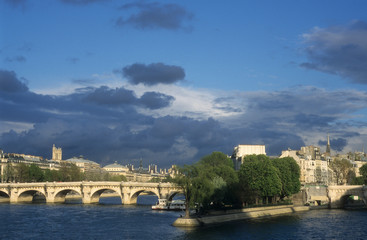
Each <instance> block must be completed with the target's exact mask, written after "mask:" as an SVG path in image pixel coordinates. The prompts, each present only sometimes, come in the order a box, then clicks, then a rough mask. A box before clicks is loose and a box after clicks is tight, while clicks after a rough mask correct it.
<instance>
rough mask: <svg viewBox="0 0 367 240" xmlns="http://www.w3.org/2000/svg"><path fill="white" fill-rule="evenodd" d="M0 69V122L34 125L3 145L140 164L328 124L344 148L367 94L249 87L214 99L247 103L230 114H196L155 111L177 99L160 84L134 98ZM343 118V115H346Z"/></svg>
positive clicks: (272, 150) (308, 132)
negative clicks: (49, 89) (38, 84)
mask: <svg viewBox="0 0 367 240" xmlns="http://www.w3.org/2000/svg"><path fill="white" fill-rule="evenodd" d="M0 76H1V78H0V79H1V80H2V79H7V80H6V81H1V82H0V83H1V84H0V89H1V90H0V91H1V94H0V113H1V114H0V123H2V122H7V123H14V124H17V123H26V124H28V125H32V126H33V127H31V128H30V129H28V130H26V131H23V132H15V131H13V130H10V131H7V132H3V133H1V134H0V148H1V149H4V150H5V151H6V152H18V153H27V154H34V155H40V156H45V157H48V158H50V157H51V147H52V144H56V145H57V146H60V147H62V148H63V156H64V158H65V159H67V158H70V157H72V156H75V155H84V156H86V157H87V158H89V159H91V160H93V161H96V162H99V163H101V164H102V165H106V164H108V163H112V162H114V161H119V162H121V163H123V164H127V163H133V164H138V162H134V159H140V158H142V159H143V164H144V165H145V166H146V165H147V164H149V163H157V164H158V165H159V166H161V167H169V166H170V165H172V164H179V165H183V164H189V163H192V162H194V161H197V160H198V159H200V158H201V157H202V156H204V155H206V154H210V153H211V152H213V151H221V152H224V153H226V154H228V155H231V154H232V151H233V147H234V146H236V145H238V144H265V146H266V152H267V154H268V155H279V154H280V153H281V151H282V150H284V149H287V148H292V149H299V148H300V147H301V146H304V145H305V143H306V142H307V141H306V140H305V139H304V138H305V136H308V137H309V136H312V135H313V133H314V134H315V135H317V136H319V134H320V133H322V132H324V133H325V136H326V134H327V132H330V130H332V131H331V132H332V133H333V139H332V140H331V144H332V148H333V149H336V150H338V151H341V150H342V149H345V147H346V146H347V144H348V140H349V139H352V138H355V137H356V136H357V135H356V132H355V126H356V124H358V123H356V122H354V121H353V120H350V116H351V114H353V113H355V112H358V111H360V110H361V109H364V108H365V106H366V104H365V103H366V102H367V96H366V93H364V92H358V91H351V90H349V91H334V92H326V91H324V90H321V89H316V88H310V87H303V88H295V89H288V90H285V91H279V92H248V93H246V94H243V95H242V96H241V94H239V95H237V98H236V99H233V98H230V97H229V98H228V97H227V98H226V97H224V98H219V99H218V101H216V104H219V103H220V104H222V105H223V106H227V104H225V103H226V102H227V101H231V102H233V101H235V100H237V101H238V102H237V105H235V106H244V109H245V110H243V111H234V113H236V115H235V116H233V117H227V118H225V117H224V120H222V121H219V120H217V119H214V118H208V119H202V118H201V119H200V120H199V119H194V118H192V117H189V115H187V116H185V114H187V113H185V112H182V113H181V114H176V116H170V115H162V114H155V113H161V112H159V108H164V107H167V106H169V105H170V104H171V102H172V101H173V100H174V97H173V96H168V95H165V94H162V93H159V92H146V93H144V94H143V95H142V96H141V97H140V98H139V97H137V96H136V95H135V93H134V92H133V91H131V90H128V89H125V88H123V87H121V88H115V89H112V88H109V87H106V86H102V87H99V88H93V87H85V88H80V89H77V90H76V91H75V92H74V93H72V94H68V95H61V96H52V95H41V94H37V93H34V92H32V91H29V90H28V88H27V87H26V86H25V85H24V84H23V83H22V82H21V81H20V80H19V79H17V77H16V75H15V73H14V72H10V71H1V72H0ZM3 76H5V78H4V77H3ZM351 96H352V97H351ZM241 101H242V102H241ZM142 108H145V110H154V114H149V113H142V112H149V111H141V109H142ZM234 108H235V109H237V107H234ZM214 109H217V108H216V106H214ZM241 109H242V108H241ZM225 113H228V112H227V111H226V112H225ZM178 115H181V116H178ZM344 119H348V122H347V123H343V120H344ZM344 122H345V121H344ZM365 125H366V124H364V125H363V126H362V125H361V127H366V126H365ZM358 126H359V125H358ZM351 129H353V130H351ZM35 139H36V141H35ZM312 141H313V142H314V141H316V142H317V141H318V139H312ZM319 143H320V145H322V146H324V145H325V144H324V142H322V141H320V142H319Z"/></svg>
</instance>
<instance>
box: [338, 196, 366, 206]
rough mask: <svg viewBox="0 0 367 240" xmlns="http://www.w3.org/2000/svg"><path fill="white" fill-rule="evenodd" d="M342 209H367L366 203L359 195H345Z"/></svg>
mask: <svg viewBox="0 0 367 240" xmlns="http://www.w3.org/2000/svg"><path fill="white" fill-rule="evenodd" d="M340 204H341V207H342V208H360V207H366V201H365V199H363V196H360V195H359V194H350V193H349V194H345V195H343V196H342V197H341V198H340Z"/></svg>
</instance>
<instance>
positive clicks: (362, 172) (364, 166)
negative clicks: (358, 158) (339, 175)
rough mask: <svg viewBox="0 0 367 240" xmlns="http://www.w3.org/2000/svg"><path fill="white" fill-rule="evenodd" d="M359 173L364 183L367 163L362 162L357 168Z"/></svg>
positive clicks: (366, 181)
mask: <svg viewBox="0 0 367 240" xmlns="http://www.w3.org/2000/svg"><path fill="white" fill-rule="evenodd" d="M359 174H361V177H362V180H363V182H364V184H367V164H364V165H362V167H360V168H359Z"/></svg>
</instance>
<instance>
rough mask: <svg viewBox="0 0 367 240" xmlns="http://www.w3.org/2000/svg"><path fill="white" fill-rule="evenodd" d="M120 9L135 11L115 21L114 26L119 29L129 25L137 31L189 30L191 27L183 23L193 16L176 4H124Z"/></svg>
mask: <svg viewBox="0 0 367 240" xmlns="http://www.w3.org/2000/svg"><path fill="white" fill-rule="evenodd" d="M120 9H121V10H123V11H125V12H127V11H128V10H134V9H136V10H137V12H136V13H132V14H131V15H130V16H129V17H120V18H119V19H117V21H116V25H117V26H120V27H123V26H125V25H131V26H133V27H135V28H137V29H159V28H161V29H168V30H177V29H185V30H190V29H191V26H187V25H185V22H187V21H191V20H192V18H193V14H192V13H190V12H189V11H187V10H186V9H185V8H184V7H182V6H180V5H178V4H162V3H158V2H152V3H147V2H134V3H130V4H125V5H123V6H121V7H120Z"/></svg>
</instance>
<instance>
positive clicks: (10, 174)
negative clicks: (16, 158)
mask: <svg viewBox="0 0 367 240" xmlns="http://www.w3.org/2000/svg"><path fill="white" fill-rule="evenodd" d="M14 180H15V170H14V167H13V165H12V164H11V163H10V162H8V163H6V166H5V169H4V181H5V182H13V181H14Z"/></svg>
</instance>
